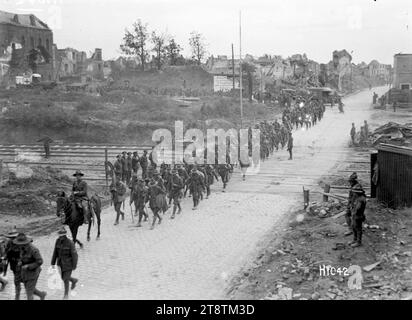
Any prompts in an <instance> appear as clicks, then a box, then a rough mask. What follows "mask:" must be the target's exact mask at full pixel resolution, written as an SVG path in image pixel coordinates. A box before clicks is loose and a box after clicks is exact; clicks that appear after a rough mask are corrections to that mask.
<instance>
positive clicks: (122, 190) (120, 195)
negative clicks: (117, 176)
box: [110, 180, 127, 226]
mask: <svg viewBox="0 0 412 320" xmlns="http://www.w3.org/2000/svg"><path fill="white" fill-rule="evenodd" d="M110 192H111V193H112V199H113V205H114V210H115V211H116V220H115V222H114V225H115V226H117V225H118V224H119V218H120V215H121V216H122V220H124V212H123V211H122V210H121V207H122V203H123V201H124V200H125V198H126V192H127V187H126V185H125V183H124V182H123V181H120V180H116V182H115V184H113V183H112V184H111V185H110Z"/></svg>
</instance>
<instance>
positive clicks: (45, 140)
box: [37, 136, 53, 159]
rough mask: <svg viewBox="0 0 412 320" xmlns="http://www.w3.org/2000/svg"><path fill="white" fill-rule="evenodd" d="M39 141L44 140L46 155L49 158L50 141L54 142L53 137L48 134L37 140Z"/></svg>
mask: <svg viewBox="0 0 412 320" xmlns="http://www.w3.org/2000/svg"><path fill="white" fill-rule="evenodd" d="M37 142H43V146H44V154H45V155H44V157H45V158H46V159H48V158H49V157H50V143H52V142H53V139H52V138H50V137H47V136H46V137H44V138H41V139H40V140H37Z"/></svg>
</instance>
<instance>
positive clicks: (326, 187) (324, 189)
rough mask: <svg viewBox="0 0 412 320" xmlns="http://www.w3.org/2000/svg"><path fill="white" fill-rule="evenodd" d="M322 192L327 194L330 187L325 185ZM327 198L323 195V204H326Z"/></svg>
mask: <svg viewBox="0 0 412 320" xmlns="http://www.w3.org/2000/svg"><path fill="white" fill-rule="evenodd" d="M323 191H324V192H325V193H329V192H330V185H329V184H325V187H324V188H323ZM328 200H329V197H328V196H327V195H325V194H324V195H323V202H328Z"/></svg>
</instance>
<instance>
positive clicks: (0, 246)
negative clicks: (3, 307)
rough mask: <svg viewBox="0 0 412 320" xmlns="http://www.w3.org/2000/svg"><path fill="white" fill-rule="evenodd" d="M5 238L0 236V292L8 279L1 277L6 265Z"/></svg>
mask: <svg viewBox="0 0 412 320" xmlns="http://www.w3.org/2000/svg"><path fill="white" fill-rule="evenodd" d="M7 242H8V241H7V238H6V237H3V236H0V284H1V288H0V292H2V291H3V290H4V288H5V287H6V285H7V284H8V281H7V280H6V279H3V277H2V275H3V274H4V272H5V270H6V266H7V258H6V245H7Z"/></svg>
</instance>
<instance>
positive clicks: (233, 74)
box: [232, 43, 235, 92]
mask: <svg viewBox="0 0 412 320" xmlns="http://www.w3.org/2000/svg"><path fill="white" fill-rule="evenodd" d="M232 77H233V92H235V52H234V50H233V43H232Z"/></svg>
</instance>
